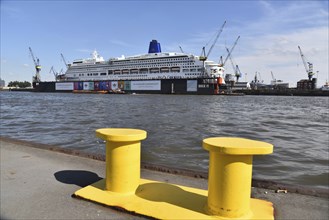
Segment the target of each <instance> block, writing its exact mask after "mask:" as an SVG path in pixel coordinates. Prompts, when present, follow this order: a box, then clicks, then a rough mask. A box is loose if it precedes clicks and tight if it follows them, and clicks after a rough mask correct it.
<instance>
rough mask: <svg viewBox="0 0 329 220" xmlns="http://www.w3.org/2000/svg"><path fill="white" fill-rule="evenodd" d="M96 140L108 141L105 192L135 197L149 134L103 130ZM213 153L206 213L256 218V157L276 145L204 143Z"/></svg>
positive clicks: (226, 139)
mask: <svg viewBox="0 0 329 220" xmlns="http://www.w3.org/2000/svg"><path fill="white" fill-rule="evenodd" d="M96 136H97V137H99V138H101V139H103V140H105V141H106V179H105V182H106V183H105V190H107V191H109V192H112V193H118V194H122V195H128V194H134V193H135V192H136V189H137V188H138V187H139V183H140V155H141V140H144V139H146V136H147V133H146V131H143V130H139V129H128V128H102V129H98V130H96ZM203 148H204V149H206V150H208V151H209V155H210V158H209V177H208V197H207V202H206V204H204V205H205V206H204V207H203V208H204V210H205V213H207V214H208V215H211V216H218V217H219V218H221V217H223V218H231V219H233V218H244V219H248V218H252V217H251V216H252V215H253V213H252V211H251V208H250V206H251V205H250V200H251V198H250V196H251V180H252V159H253V155H261V154H270V153H272V152H273V145H271V144H269V143H265V142H260V141H255V140H249V139H244V138H233V137H215V138H206V139H204V140H203Z"/></svg>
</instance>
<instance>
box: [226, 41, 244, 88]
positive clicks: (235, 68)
mask: <svg viewBox="0 0 329 220" xmlns="http://www.w3.org/2000/svg"><path fill="white" fill-rule="evenodd" d="M226 51H227V53H229V58H230V61H231V64H232V68H233V71H234V75H235V77H236V81H237V82H238V81H239V78H240V77H241V71H240V68H239V66H238V65H237V64H234V62H233V58H232V54H231V53H230V51H229V49H228V48H227V47H226Z"/></svg>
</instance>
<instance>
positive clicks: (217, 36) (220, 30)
mask: <svg viewBox="0 0 329 220" xmlns="http://www.w3.org/2000/svg"><path fill="white" fill-rule="evenodd" d="M225 24H226V21H224V24H223V25H222V27H221V28H220V29H219V31H218V33H217V35H216V38H215V40H214V43H213V44H212V45H211V47H210V49H209V51H208V53H207V57H209V55H210V53H211V51H212V49H213V48H214V46H215V44H216V43H217V40H218V38H219V35H220V34H221V33H222V32H223V29H224V26H225Z"/></svg>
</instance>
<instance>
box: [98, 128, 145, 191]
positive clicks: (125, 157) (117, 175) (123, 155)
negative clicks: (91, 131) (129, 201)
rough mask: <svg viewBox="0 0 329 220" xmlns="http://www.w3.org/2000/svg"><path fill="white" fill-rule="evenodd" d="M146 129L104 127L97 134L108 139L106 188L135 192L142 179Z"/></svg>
mask: <svg viewBox="0 0 329 220" xmlns="http://www.w3.org/2000/svg"><path fill="white" fill-rule="evenodd" d="M146 135H147V133H146V131H143V130H139V129H128V128H102V129H98V130H96V136H97V137H99V138H101V139H103V140H105V141H106V184H105V190H108V191H111V192H116V193H122V194H133V193H135V190H136V189H137V187H138V185H139V180H140V157H141V153H140V152H141V142H140V141H141V140H144V139H145V138H146Z"/></svg>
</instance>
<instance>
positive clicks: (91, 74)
mask: <svg viewBox="0 0 329 220" xmlns="http://www.w3.org/2000/svg"><path fill="white" fill-rule="evenodd" d="M86 75H87V76H98V74H97V73H87V74H86ZM105 75H106V74H105ZM114 75H116V74H114ZM199 75H200V74H199V73H185V76H199ZM79 76H85V74H84V73H80V74H79ZM134 76H135V77H144V76H145V77H146V76H148V75H139V74H138V75H134Z"/></svg>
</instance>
